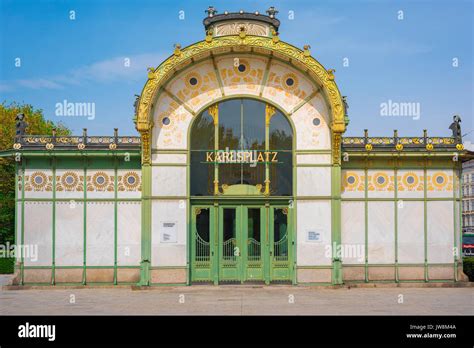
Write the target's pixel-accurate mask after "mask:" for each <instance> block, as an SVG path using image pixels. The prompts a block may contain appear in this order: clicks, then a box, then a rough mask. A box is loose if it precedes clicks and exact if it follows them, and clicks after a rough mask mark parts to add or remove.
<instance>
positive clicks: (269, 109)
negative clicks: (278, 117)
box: [265, 104, 276, 126]
mask: <svg viewBox="0 0 474 348" xmlns="http://www.w3.org/2000/svg"><path fill="white" fill-rule="evenodd" d="M275 112H276V109H275V107H274V106H272V105H268V104H266V105H265V125H267V126H268V125H270V120H271V119H272V117H273V115H275Z"/></svg>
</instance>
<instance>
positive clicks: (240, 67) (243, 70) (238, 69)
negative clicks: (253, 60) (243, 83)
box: [234, 59, 250, 76]
mask: <svg viewBox="0 0 474 348" xmlns="http://www.w3.org/2000/svg"><path fill="white" fill-rule="evenodd" d="M249 71H250V64H249V62H248V61H247V60H246V59H239V64H237V66H236V65H234V72H235V73H236V74H237V75H240V76H245V75H247V74H248V73H249Z"/></svg>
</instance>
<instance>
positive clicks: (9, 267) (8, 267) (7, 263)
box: [0, 257, 15, 274]
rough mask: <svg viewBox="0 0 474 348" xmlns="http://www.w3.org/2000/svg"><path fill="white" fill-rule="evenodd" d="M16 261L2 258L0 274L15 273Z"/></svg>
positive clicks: (0, 258) (0, 260)
mask: <svg viewBox="0 0 474 348" xmlns="http://www.w3.org/2000/svg"><path fill="white" fill-rule="evenodd" d="M14 267H15V259H14V258H6V257H0V274H11V273H13V271H14Z"/></svg>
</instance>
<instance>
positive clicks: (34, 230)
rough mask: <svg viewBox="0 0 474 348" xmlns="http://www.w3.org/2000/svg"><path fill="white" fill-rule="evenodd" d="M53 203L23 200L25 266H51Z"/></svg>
mask: <svg viewBox="0 0 474 348" xmlns="http://www.w3.org/2000/svg"><path fill="white" fill-rule="evenodd" d="M52 220H53V205H52V204H51V203H50V202H25V229H24V243H23V246H24V252H25V253H24V255H25V258H24V260H25V265H26V266H51V264H52V248H53V225H52Z"/></svg>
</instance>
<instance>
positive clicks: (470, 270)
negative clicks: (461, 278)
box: [463, 257, 474, 282]
mask: <svg viewBox="0 0 474 348" xmlns="http://www.w3.org/2000/svg"><path fill="white" fill-rule="evenodd" d="M463 266H464V273H466V274H467V276H468V277H469V281H471V282H474V257H465V258H464V259H463Z"/></svg>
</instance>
